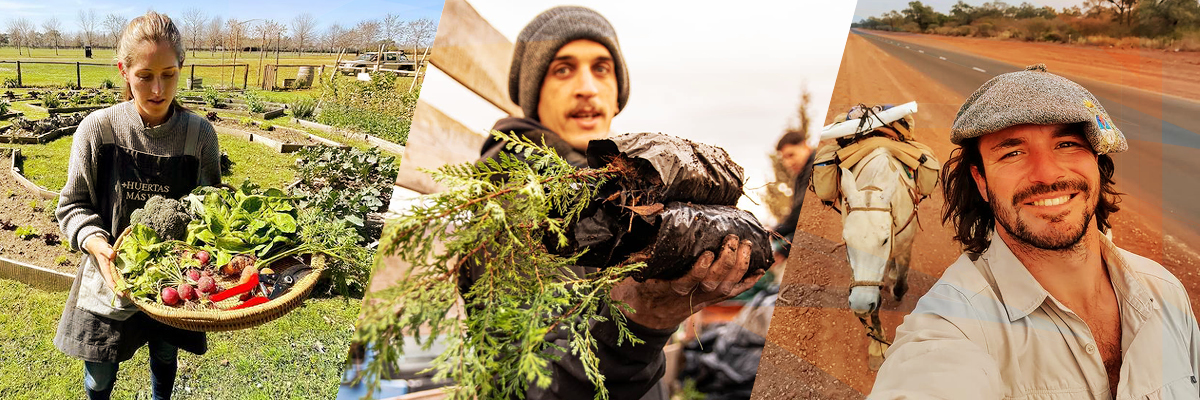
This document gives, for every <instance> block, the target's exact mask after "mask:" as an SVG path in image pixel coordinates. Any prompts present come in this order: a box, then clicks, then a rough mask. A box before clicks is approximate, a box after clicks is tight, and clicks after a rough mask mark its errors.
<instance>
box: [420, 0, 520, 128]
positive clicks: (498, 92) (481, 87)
mask: <svg viewBox="0 0 1200 400" xmlns="http://www.w3.org/2000/svg"><path fill="white" fill-rule="evenodd" d="M433 47H434V51H433V52H431V54H430V55H429V62H430V63H432V64H433V65H434V66H436V67H438V69H440V70H442V71H443V72H445V73H446V75H449V76H450V77H451V78H453V79H454V80H456V81H458V83H460V84H462V85H463V86H464V87H466V88H467V89H470V90H471V91H472V92H475V94H477V95H479V97H481V98H483V99H484V100H487V101H488V102H489V103H492V104H493V105H495V106H496V107H497V108H499V109H501V110H503V111H504V112H506V113H508V114H509V115H512V116H517V117H520V116H523V113H522V112H521V108H520V107H518V106H517V105H516V104H513V102H512V100H509V98H508V67H509V65H510V64H511V63H512V52H513V45H512V42H509V41H508V38H506V37H504V35H501V34H500V32H499V31H497V30H496V28H493V27H492V25H491V24H489V23H488V22H487V20H484V19H483V17H481V16H480V15H479V12H477V11H475V8H474V7H471V5H470V4H467V2H466V0H447V1H446V5H445V6H443V7H442V19H441V22H440V23H439V24H438V31H437V35H436V36H435V37H434V39H433Z"/></svg>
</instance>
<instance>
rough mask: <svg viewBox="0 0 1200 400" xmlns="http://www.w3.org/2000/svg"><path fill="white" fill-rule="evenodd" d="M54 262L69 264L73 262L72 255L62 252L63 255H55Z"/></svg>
mask: <svg viewBox="0 0 1200 400" xmlns="http://www.w3.org/2000/svg"><path fill="white" fill-rule="evenodd" d="M54 264H56V265H68V264H71V258H70V257H67V255H66V254H61V255H59V256H58V257H54Z"/></svg>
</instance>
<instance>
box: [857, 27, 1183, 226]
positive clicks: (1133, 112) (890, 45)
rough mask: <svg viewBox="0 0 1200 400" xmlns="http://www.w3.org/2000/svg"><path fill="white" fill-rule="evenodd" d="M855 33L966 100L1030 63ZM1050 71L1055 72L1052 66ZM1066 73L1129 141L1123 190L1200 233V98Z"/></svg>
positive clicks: (1121, 168) (1120, 179)
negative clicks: (998, 77) (994, 79)
mask: <svg viewBox="0 0 1200 400" xmlns="http://www.w3.org/2000/svg"><path fill="white" fill-rule="evenodd" d="M851 32H852V33H854V34H857V35H860V36H861V37H863V38H864V39H866V40H868V41H870V42H871V43H872V44H874V45H876V46H878V47H879V48H880V49H882V50H883V51H885V52H887V53H888V54H890V55H892V56H893V57H895V58H897V59H898V60H900V61H903V62H905V63H907V64H909V65H910V66H912V67H913V69H915V70H917V71H921V72H923V73H925V74H926V75H928V76H929V77H931V78H933V79H935V80H937V81H939V82H941V83H942V84H943V85H945V86H946V87H947V88H949V89H950V90H952V91H954V92H957V93H958V94H960V95H962V96H963V97H964V98H965V97H967V96H969V95H970V94H971V93H972V92H974V91H975V89H977V88H979V86H981V85H983V83H984V82H987V80H988V79H991V78H992V77H995V76H996V75H999V74H1003V73H1006V72H1013V71H1019V70H1022V69H1024V66H1018V65H1012V64H1007V63H1004V62H1001V61H997V60H993V59H989V58H985V57H980V56H977V55H974V54H968V53H961V52H955V51H949V50H944V49H937V48H931V47H927V46H920V45H916V44H913V43H910V42H906V41H904V40H903V39H902V38H896V37H895V36H888V37H884V36H879V35H875V34H872V33H870V32H867V31H861V30H857V29H854V30H852V31H851ZM1050 72H1054V69H1053V66H1051V69H1050ZM1066 76H1067V77H1068V78H1070V79H1071V80H1074V81H1075V82H1078V83H1079V84H1080V85H1083V86H1084V87H1086V88H1087V89H1088V90H1089V91H1091V92H1092V94H1094V95H1095V96H1096V97H1097V98H1099V99H1100V103H1101V104H1103V105H1104V107H1105V109H1106V110H1108V113H1109V114H1110V115H1111V117H1112V119H1113V120H1114V121H1115V123H1116V125H1117V127H1118V128H1120V129H1121V131H1122V132H1124V133H1125V137H1126V138H1127V139H1129V141H1130V143H1129V145H1130V146H1129V147H1130V149H1129V151H1126V152H1124V153H1119V154H1115V155H1114V156H1113V159H1114V162H1115V163H1116V165H1117V167H1116V170H1117V172H1116V177H1115V179H1116V181H1117V187H1118V189H1119V190H1120V191H1122V192H1124V193H1126V194H1128V195H1129V196H1138V198H1139V199H1141V200H1143V201H1145V202H1146V204H1151V205H1159V204H1161V206H1162V216H1163V219H1164V224H1166V228H1167V229H1170V230H1174V229H1182V230H1185V231H1188V232H1193V233H1195V232H1197V231H1200V201H1198V200H1200V102H1196V101H1193V100H1188V99H1183V98H1178V97H1173V96H1167V95H1163V94H1161V93H1156V92H1152V91H1148V90H1142V89H1137V88H1132V87H1128V86H1121V85H1114V84H1109V83H1105V82H1099V81H1095V80H1091V79H1088V78H1086V77H1081V76H1070V75H1066ZM1159 115H1161V118H1160V117H1159ZM947 125H948V124H947Z"/></svg>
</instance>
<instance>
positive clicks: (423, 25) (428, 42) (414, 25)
mask: <svg viewBox="0 0 1200 400" xmlns="http://www.w3.org/2000/svg"><path fill="white" fill-rule="evenodd" d="M404 28H405V29H404V30H405V37H406V39H407V43H406V44H407V45H408V46H410V47H412V51H413V56H414V57H415V56H416V55H417V53H418V52H420V51H421V48H422V47H423V48H425V49H426V50H428V49H429V46H432V45H433V36H434V35H435V34H437V22H434V21H433V20H431V19H429V18H421V19H415V20H412V21H408V24H406V25H405V27H404ZM424 54H428V51H425V52H424V53H423V55H422V56H421V59H420V60H417V66H418V67H419V66H420V65H421V63H422V62H424V58H425V57H424Z"/></svg>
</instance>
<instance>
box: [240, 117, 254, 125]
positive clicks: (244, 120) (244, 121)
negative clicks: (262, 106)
mask: <svg viewBox="0 0 1200 400" xmlns="http://www.w3.org/2000/svg"><path fill="white" fill-rule="evenodd" d="M241 122H242V125H245V126H254V120H253V119H250V117H242V121H241Z"/></svg>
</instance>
